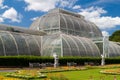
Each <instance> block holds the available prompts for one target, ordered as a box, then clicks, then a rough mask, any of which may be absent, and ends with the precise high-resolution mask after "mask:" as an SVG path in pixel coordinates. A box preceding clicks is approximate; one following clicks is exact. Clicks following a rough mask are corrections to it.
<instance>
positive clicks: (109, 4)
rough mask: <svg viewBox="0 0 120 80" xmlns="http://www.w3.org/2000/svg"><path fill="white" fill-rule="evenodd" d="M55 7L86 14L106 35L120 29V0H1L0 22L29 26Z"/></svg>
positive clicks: (86, 17) (87, 18)
mask: <svg viewBox="0 0 120 80" xmlns="http://www.w3.org/2000/svg"><path fill="white" fill-rule="evenodd" d="M54 8H64V9H67V10H71V11H74V12H77V13H78V14H81V15H84V16H85V19H86V20H89V21H91V22H94V23H95V24H96V25H97V26H98V27H99V28H100V29H101V31H102V32H103V34H104V35H108V34H109V35H111V34H112V33H113V32H114V31H116V30H120V0H0V23H1V24H8V25H14V26H21V27H25V28H29V26H30V25H31V23H32V22H33V21H34V20H35V19H36V18H38V17H39V16H41V15H43V14H45V13H47V12H48V11H49V10H51V9H54Z"/></svg>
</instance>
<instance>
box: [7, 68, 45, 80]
mask: <svg viewBox="0 0 120 80" xmlns="http://www.w3.org/2000/svg"><path fill="white" fill-rule="evenodd" d="M6 76H7V77H14V78H22V79H37V78H39V79H40V78H46V75H44V74H41V73H40V72H39V71H37V70H19V71H16V72H14V73H9V74H6Z"/></svg>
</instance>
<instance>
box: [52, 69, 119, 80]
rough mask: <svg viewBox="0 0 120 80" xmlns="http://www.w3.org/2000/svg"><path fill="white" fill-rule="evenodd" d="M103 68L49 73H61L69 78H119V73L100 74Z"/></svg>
mask: <svg viewBox="0 0 120 80" xmlns="http://www.w3.org/2000/svg"><path fill="white" fill-rule="evenodd" d="M101 70H103V69H90V70H84V71H70V72H59V73H50V74H51V75H57V74H62V75H64V76H66V77H67V78H68V79H69V80H91V78H92V80H114V77H116V78H117V80H120V75H107V74H101V73H100V71H101Z"/></svg>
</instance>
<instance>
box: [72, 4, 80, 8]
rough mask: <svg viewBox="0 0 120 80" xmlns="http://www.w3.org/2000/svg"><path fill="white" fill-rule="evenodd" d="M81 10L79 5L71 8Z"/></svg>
mask: <svg viewBox="0 0 120 80" xmlns="http://www.w3.org/2000/svg"><path fill="white" fill-rule="evenodd" d="M80 8H81V6H80V5H75V6H73V8H72V9H80Z"/></svg>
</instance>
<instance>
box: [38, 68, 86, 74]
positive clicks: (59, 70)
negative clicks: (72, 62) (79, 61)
mask: <svg viewBox="0 0 120 80" xmlns="http://www.w3.org/2000/svg"><path fill="white" fill-rule="evenodd" d="M80 70H86V68H82V67H81V68H80V67H62V68H48V69H43V70H40V72H41V73H52V72H65V71H80Z"/></svg>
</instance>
